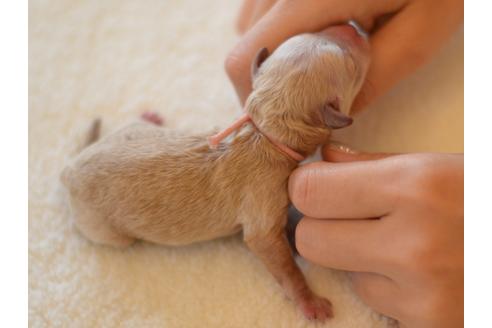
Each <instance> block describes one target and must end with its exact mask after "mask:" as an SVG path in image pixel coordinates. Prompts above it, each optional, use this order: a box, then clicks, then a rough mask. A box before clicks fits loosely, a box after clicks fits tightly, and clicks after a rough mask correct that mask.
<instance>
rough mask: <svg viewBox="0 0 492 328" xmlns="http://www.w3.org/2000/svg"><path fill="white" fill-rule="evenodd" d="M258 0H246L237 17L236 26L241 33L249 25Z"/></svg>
mask: <svg viewBox="0 0 492 328" xmlns="http://www.w3.org/2000/svg"><path fill="white" fill-rule="evenodd" d="M257 1H258V0H244V1H243V3H242V5H241V9H239V15H238V17H237V22H236V28H237V31H238V32H239V34H243V33H244V32H246V30H247V29H248V27H249V24H250V22H251V17H252V16H253V11H254V8H255V6H256V2H257Z"/></svg>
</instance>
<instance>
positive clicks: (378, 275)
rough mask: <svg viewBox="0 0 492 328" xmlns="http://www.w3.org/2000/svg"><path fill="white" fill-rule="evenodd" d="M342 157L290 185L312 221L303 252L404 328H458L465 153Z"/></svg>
mask: <svg viewBox="0 0 492 328" xmlns="http://www.w3.org/2000/svg"><path fill="white" fill-rule="evenodd" d="M340 149H341V148H339V149H338V150H333V149H329V148H325V149H324V151H323V153H324V159H325V160H327V161H329V162H334V163H328V162H316V163H311V164H307V165H303V166H301V167H300V168H298V169H297V170H295V171H294V173H293V174H292V175H291V178H290V180H289V193H290V197H291V199H292V202H293V204H294V205H295V206H296V207H297V209H299V211H301V212H302V213H304V215H305V216H306V217H304V218H303V219H302V220H301V221H300V222H299V224H298V226H297V228H296V232H295V237H296V247H297V249H298V251H299V253H300V254H301V255H302V256H303V257H305V258H306V259H308V260H310V261H312V262H315V263H318V264H320V265H323V266H326V267H330V268H336V269H340V270H346V271H350V272H351V273H350V274H349V276H350V278H351V280H352V282H353V287H354V290H355V292H356V293H357V294H358V295H359V296H360V298H361V299H362V300H363V301H364V302H365V303H366V304H367V305H369V306H370V307H372V308H373V309H374V310H376V311H378V312H380V313H382V314H385V315H387V316H389V317H391V318H394V319H396V320H398V321H399V323H400V326H401V327H418V328H426V327H433V328H435V327H447V328H448V327H462V326H463V215H464V214H463V155H458V154H407V155H385V154H351V153H347V152H344V151H341V150H340ZM345 150H346V149H345Z"/></svg>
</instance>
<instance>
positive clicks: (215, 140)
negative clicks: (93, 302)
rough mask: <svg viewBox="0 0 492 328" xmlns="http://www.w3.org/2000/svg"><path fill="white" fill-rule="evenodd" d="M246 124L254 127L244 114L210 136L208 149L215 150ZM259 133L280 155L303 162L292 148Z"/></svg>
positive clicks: (248, 117) (301, 157)
mask: <svg viewBox="0 0 492 328" xmlns="http://www.w3.org/2000/svg"><path fill="white" fill-rule="evenodd" d="M247 122H251V123H252V124H253V125H255V124H254V122H253V120H252V119H251V117H250V116H249V115H248V114H244V115H242V116H241V117H240V118H238V119H237V120H236V121H234V123H232V124H231V125H230V126H229V127H227V128H226V129H224V130H222V131H220V132H219V133H217V134H215V135H213V136H210V137H209V138H208V144H209V145H210V148H212V149H216V148H217V146H218V145H219V143H220V142H221V141H222V140H224V139H225V138H227V136H229V135H230V134H231V133H233V132H234V131H236V130H238V129H240V128H241V127H242V126H243V125H244V124H245V123H247ZM255 126H256V125H255ZM256 129H257V130H258V131H260V129H258V127H257V126H256ZM260 133H261V134H263V135H264V136H265V137H266V138H267V139H268V140H269V141H270V142H271V143H272V144H273V145H274V146H275V147H277V149H278V150H280V151H281V152H282V153H284V154H285V155H287V156H289V157H290V158H292V159H293V160H295V161H298V162H300V161H303V160H304V156H302V155H301V154H299V153H298V152H296V151H295V150H293V149H292V148H289V147H288V146H286V145H284V144H283V143H281V142H278V141H277V140H275V139H274V138H273V137H271V136H269V135H268V134H266V133H264V132H262V131H260Z"/></svg>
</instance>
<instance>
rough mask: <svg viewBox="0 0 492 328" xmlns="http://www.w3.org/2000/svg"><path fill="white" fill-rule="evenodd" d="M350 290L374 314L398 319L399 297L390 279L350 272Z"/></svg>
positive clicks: (372, 274) (371, 274)
mask: <svg viewBox="0 0 492 328" xmlns="http://www.w3.org/2000/svg"><path fill="white" fill-rule="evenodd" d="M349 278H350V280H351V283H352V288H353V290H354V291H355V293H356V294H357V295H358V296H359V297H360V299H361V300H362V301H363V302H364V303H366V304H367V305H368V306H369V307H371V308H372V309H373V310H375V311H376V312H379V313H381V314H384V315H386V316H388V317H391V318H394V319H399V318H400V316H401V305H400V304H401V295H400V293H399V291H398V286H397V285H396V283H395V282H394V281H393V280H391V279H390V278H388V277H386V276H384V275H380V274H376V273H370V272H351V273H350V274H349Z"/></svg>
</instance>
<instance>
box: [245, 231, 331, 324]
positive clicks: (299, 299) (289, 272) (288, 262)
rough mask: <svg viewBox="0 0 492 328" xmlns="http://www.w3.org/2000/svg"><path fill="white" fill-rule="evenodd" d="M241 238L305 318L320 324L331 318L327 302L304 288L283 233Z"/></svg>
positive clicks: (304, 283) (304, 282) (304, 285)
mask: <svg viewBox="0 0 492 328" xmlns="http://www.w3.org/2000/svg"><path fill="white" fill-rule="evenodd" d="M244 239H245V242H246V244H247V245H248V247H249V248H250V249H251V251H252V252H253V253H254V254H255V255H256V256H258V257H259V258H260V259H261V261H262V262H263V263H264V265H265V266H266V267H267V269H268V271H269V272H270V273H271V274H272V275H273V276H274V277H275V279H276V280H277V282H278V283H279V284H280V285H281V286H282V288H283V290H284V291H285V293H286V294H287V296H288V297H289V298H290V299H291V300H292V301H294V302H295V303H296V304H297V306H298V307H299V308H300V309H301V311H302V313H303V314H304V316H305V317H306V318H307V319H310V320H312V319H316V320H318V321H320V322H323V321H325V320H326V319H328V318H331V317H332V316H333V312H332V309H331V303H330V301H328V300H327V299H325V298H322V297H319V296H317V295H316V294H315V293H314V292H312V291H311V289H310V288H309V287H308V285H307V283H306V280H305V279H304V275H303V274H302V272H301V270H300V269H299V267H298V266H297V264H296V262H295V261H294V257H293V255H292V252H291V249H290V246H289V243H288V241H287V237H286V235H285V233H284V231H283V230H281V231H276V232H270V233H268V234H259V235H253V234H249V235H246V234H245V238H244Z"/></svg>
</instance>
